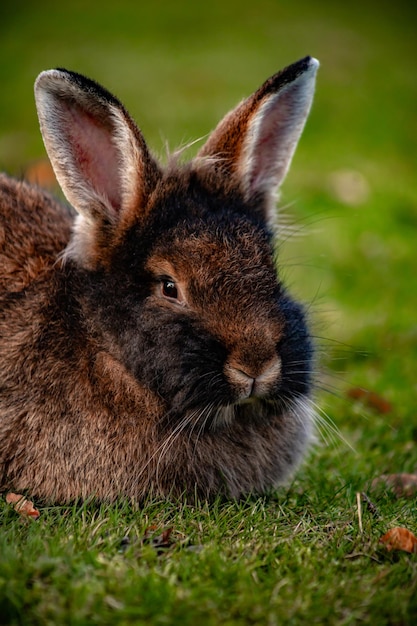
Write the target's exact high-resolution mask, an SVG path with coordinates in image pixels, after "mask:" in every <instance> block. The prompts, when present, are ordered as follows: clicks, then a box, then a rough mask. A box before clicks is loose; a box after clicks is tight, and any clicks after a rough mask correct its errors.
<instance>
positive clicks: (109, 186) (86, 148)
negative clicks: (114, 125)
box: [66, 103, 122, 211]
mask: <svg viewBox="0 0 417 626" xmlns="http://www.w3.org/2000/svg"><path fill="white" fill-rule="evenodd" d="M66 108H67V112H68V120H67V125H66V132H67V134H68V142H69V146H70V148H71V151H72V157H73V161H74V165H75V167H76V169H77V170H78V172H79V175H80V178H81V179H82V181H81V182H85V183H86V184H87V185H88V186H89V187H91V188H92V190H93V192H96V194H97V195H98V196H100V197H103V196H104V197H105V198H108V200H109V202H110V204H111V206H112V207H113V209H114V210H115V211H119V210H120V208H121V203H122V193H121V188H120V187H121V177H120V158H119V155H118V151H117V148H116V146H115V144H114V143H113V141H112V135H111V128H109V125H108V123H107V124H104V123H102V122H101V121H100V120H99V119H97V118H96V117H94V116H93V115H90V114H89V113H88V112H86V111H85V110H83V109H80V107H78V106H77V105H76V104H74V103H71V104H68V105H67V107H66Z"/></svg>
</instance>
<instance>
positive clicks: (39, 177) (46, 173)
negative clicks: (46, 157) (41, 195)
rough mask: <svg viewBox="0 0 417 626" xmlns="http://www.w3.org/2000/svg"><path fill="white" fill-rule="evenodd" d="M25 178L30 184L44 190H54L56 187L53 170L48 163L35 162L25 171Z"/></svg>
mask: <svg viewBox="0 0 417 626" xmlns="http://www.w3.org/2000/svg"><path fill="white" fill-rule="evenodd" d="M25 178H26V180H28V181H29V182H30V183H33V184H35V185H39V187H43V188H44V189H56V188H57V186H58V183H57V180H56V178H55V174H54V170H53V169H52V166H51V164H50V163H49V161H36V162H35V163H32V164H31V165H29V167H28V168H27V169H26V171H25Z"/></svg>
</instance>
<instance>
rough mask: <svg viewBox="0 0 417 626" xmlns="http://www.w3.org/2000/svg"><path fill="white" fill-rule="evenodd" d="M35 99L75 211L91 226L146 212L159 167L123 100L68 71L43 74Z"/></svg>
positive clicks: (52, 157) (61, 181) (49, 148)
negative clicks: (90, 223) (144, 209)
mask: <svg viewBox="0 0 417 626" xmlns="http://www.w3.org/2000/svg"><path fill="white" fill-rule="evenodd" d="M35 97H36V105H37V110H38V116H39V122H40V127H41V131H42V136H43V140H44V143H45V147H46V150H47V152H48V155H49V158H50V161H51V163H52V166H53V168H54V171H55V174H56V177H57V179H58V182H59V184H60V185H61V188H62V191H63V192H64V194H65V196H66V197H67V199H68V201H69V202H70V203H71V204H72V205H73V207H74V208H75V209H76V210H77V211H78V212H79V213H80V214H81V215H82V216H84V218H86V219H87V220H88V221H90V222H91V221H94V222H97V220H99V221H100V222H102V223H103V224H107V225H108V224H116V223H117V222H118V221H119V220H120V219H121V217H122V215H125V214H126V213H128V212H129V210H131V211H133V210H134V209H135V208H136V207H139V209H143V207H144V206H145V205H146V202H147V198H148V196H149V194H150V192H151V191H152V189H153V188H154V186H155V184H156V181H157V179H158V175H159V171H158V166H157V164H156V162H155V161H154V159H153V158H152V157H151V155H150V153H149V151H148V148H147V146H146V143H145V140H144V138H143V136H142V133H141V132H140V130H139V129H138V128H137V126H136V124H135V122H134V121H133V120H132V118H131V117H130V115H129V114H128V112H127V111H126V109H125V108H124V107H123V105H122V104H121V103H120V102H119V100H117V99H116V98H115V97H114V96H113V95H112V94H111V93H109V92H108V91H107V90H105V89H104V88H103V87H101V86H100V85H98V84H97V83H96V82H94V81H92V80H90V79H88V78H86V77H85V76H82V75H81V74H77V73H76V72H69V71H68V70H64V69H58V70H48V71H46V72H42V73H41V74H40V75H39V76H38V78H37V80H36V83H35Z"/></svg>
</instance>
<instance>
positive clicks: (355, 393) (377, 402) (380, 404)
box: [347, 387, 392, 415]
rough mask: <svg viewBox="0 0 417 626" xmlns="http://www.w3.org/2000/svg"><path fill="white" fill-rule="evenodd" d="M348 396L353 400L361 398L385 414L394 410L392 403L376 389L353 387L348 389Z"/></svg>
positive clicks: (370, 406) (369, 405)
mask: <svg viewBox="0 0 417 626" xmlns="http://www.w3.org/2000/svg"><path fill="white" fill-rule="evenodd" d="M347 397H348V398H351V399H352V400H360V401H361V402H363V403H364V404H366V406H368V407H369V408H371V409H373V410H374V411H376V412H377V413H381V414H383V415H385V414H387V413H391V411H392V404H391V403H390V402H388V400H386V399H385V398H383V397H382V396H380V395H379V394H377V393H375V391H369V390H368V389H363V388H362V387H352V389H349V390H348V391H347Z"/></svg>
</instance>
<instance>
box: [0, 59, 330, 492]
mask: <svg viewBox="0 0 417 626" xmlns="http://www.w3.org/2000/svg"><path fill="white" fill-rule="evenodd" d="M317 67H318V62H317V61H316V60H315V59H312V58H310V57H307V58H305V59H302V60H301V61H299V62H297V63H295V64H293V65H291V66H290V67H288V68H286V69H284V70H283V71H282V72H280V73H278V74H276V75H275V76H272V78H270V79H269V80H268V81H266V82H265V83H264V85H262V87H261V88H260V89H258V91H256V92H255V93H254V94H253V95H252V96H251V97H249V98H248V99H247V100H244V101H243V102H242V103H241V104H239V105H238V106H237V108H236V109H235V110H233V111H232V112H230V113H229V114H228V115H227V116H226V117H225V118H224V119H223V120H222V121H221V122H220V124H219V126H218V127H217V128H216V129H215V130H214V132H213V133H212V135H211V136H210V137H209V139H208V141H207V143H206V144H205V145H204V146H203V148H202V149H201V150H200V152H199V154H198V155H197V157H196V158H195V159H193V160H192V161H191V162H190V163H188V164H185V165H182V164H179V163H178V159H175V158H173V159H172V160H171V162H170V163H169V164H168V166H167V167H165V168H162V167H161V166H160V165H159V164H158V163H157V162H156V161H155V160H154V158H153V157H152V156H151V155H150V153H149V151H148V148H147V146H146V144H145V141H144V139H143V136H142V134H141V132H140V131H139V130H138V128H137V126H136V125H135V123H134V122H133V120H132V119H131V118H130V116H129V115H128V113H127V111H126V110H125V109H124V108H123V106H122V105H121V103H120V102H119V101H118V100H117V99H116V98H115V97H114V96H112V95H111V94H110V93H108V92H107V91H106V90H104V89H103V88H102V87H100V86H99V85H98V84H96V83H94V82H93V81H91V80H89V79H87V78H84V77H83V76H80V75H79V74H75V73H73V72H68V71H66V70H50V71H47V72H43V73H42V74H40V76H39V77H38V79H37V81H36V85H35V94H36V102H37V108H38V114H39V120H40V125H41V130H42V134H43V138H44V142H45V146H46V149H47V151H48V154H49V157H50V160H51V162H52V165H53V167H54V170H55V173H56V176H57V179H58V181H59V183H60V185H61V187H62V190H63V192H64V194H65V196H66V198H67V199H68V201H69V202H70V204H71V205H72V207H73V208H74V209H75V211H76V214H75V213H73V210H72V209H71V208H66V207H64V206H62V205H61V204H59V203H58V202H56V201H55V200H53V199H52V198H51V197H49V196H48V195H47V194H46V193H44V192H42V191H40V190H39V189H36V188H35V187H31V186H29V185H27V184H25V183H23V182H18V181H16V180H13V179H11V178H8V177H6V176H5V175H2V176H0V355H1V358H0V488H1V489H14V490H16V491H22V490H28V491H29V492H30V493H31V494H32V495H33V496H36V497H38V498H42V499H44V500H46V501H56V502H67V501H70V500H73V499H75V498H78V497H83V498H85V497H88V496H94V497H97V498H99V499H108V500H114V499H115V498H118V497H123V496H128V497H134V498H137V499H141V498H143V497H144V496H146V495H147V494H149V493H154V494H162V495H169V494H173V495H179V494H182V493H192V494H197V495H198V496H200V497H202V498H210V497H213V496H215V495H216V494H223V495H226V496H229V497H239V496H241V495H243V494H247V493H249V492H258V493H259V492H265V491H266V490H269V489H271V488H273V487H274V486H276V485H278V484H280V483H282V482H283V481H284V480H285V479H286V478H287V477H288V475H289V474H290V473H291V472H292V471H293V470H294V468H295V467H296V466H297V464H298V463H299V461H300V459H301V457H302V455H303V452H304V450H305V448H306V445H307V444H308V442H309V440H310V439H311V434H312V427H313V421H314V412H313V410H312V406H311V400H310V395H311V387H312V374H311V371H312V365H311V364H312V358H313V349H312V341H311V338H310V335H309V332H308V329H307V326H306V321H305V314H304V312H303V309H302V307H301V306H300V305H299V304H297V303H295V302H294V301H293V300H292V299H291V298H290V297H289V295H288V294H287V292H286V291H285V290H284V288H283V286H282V285H281V283H280V281H279V279H278V277H277V271H276V267H275V262H274V257H275V253H274V237H273V224H274V213H275V193H276V190H277V189H278V187H279V185H280V184H281V182H282V180H283V178H284V176H285V174H286V172H287V170H288V167H289V164H290V161H291V158H292V155H293V152H294V149H295V146H296V143H297V141H298V139H299V136H300V134H301V132H302V129H303V126H304V123H305V120H306V117H307V115H308V112H309V109H310V105H311V101H312V97H313V92H314V80H315V74H316V70H317ZM75 215H76V217H75Z"/></svg>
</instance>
